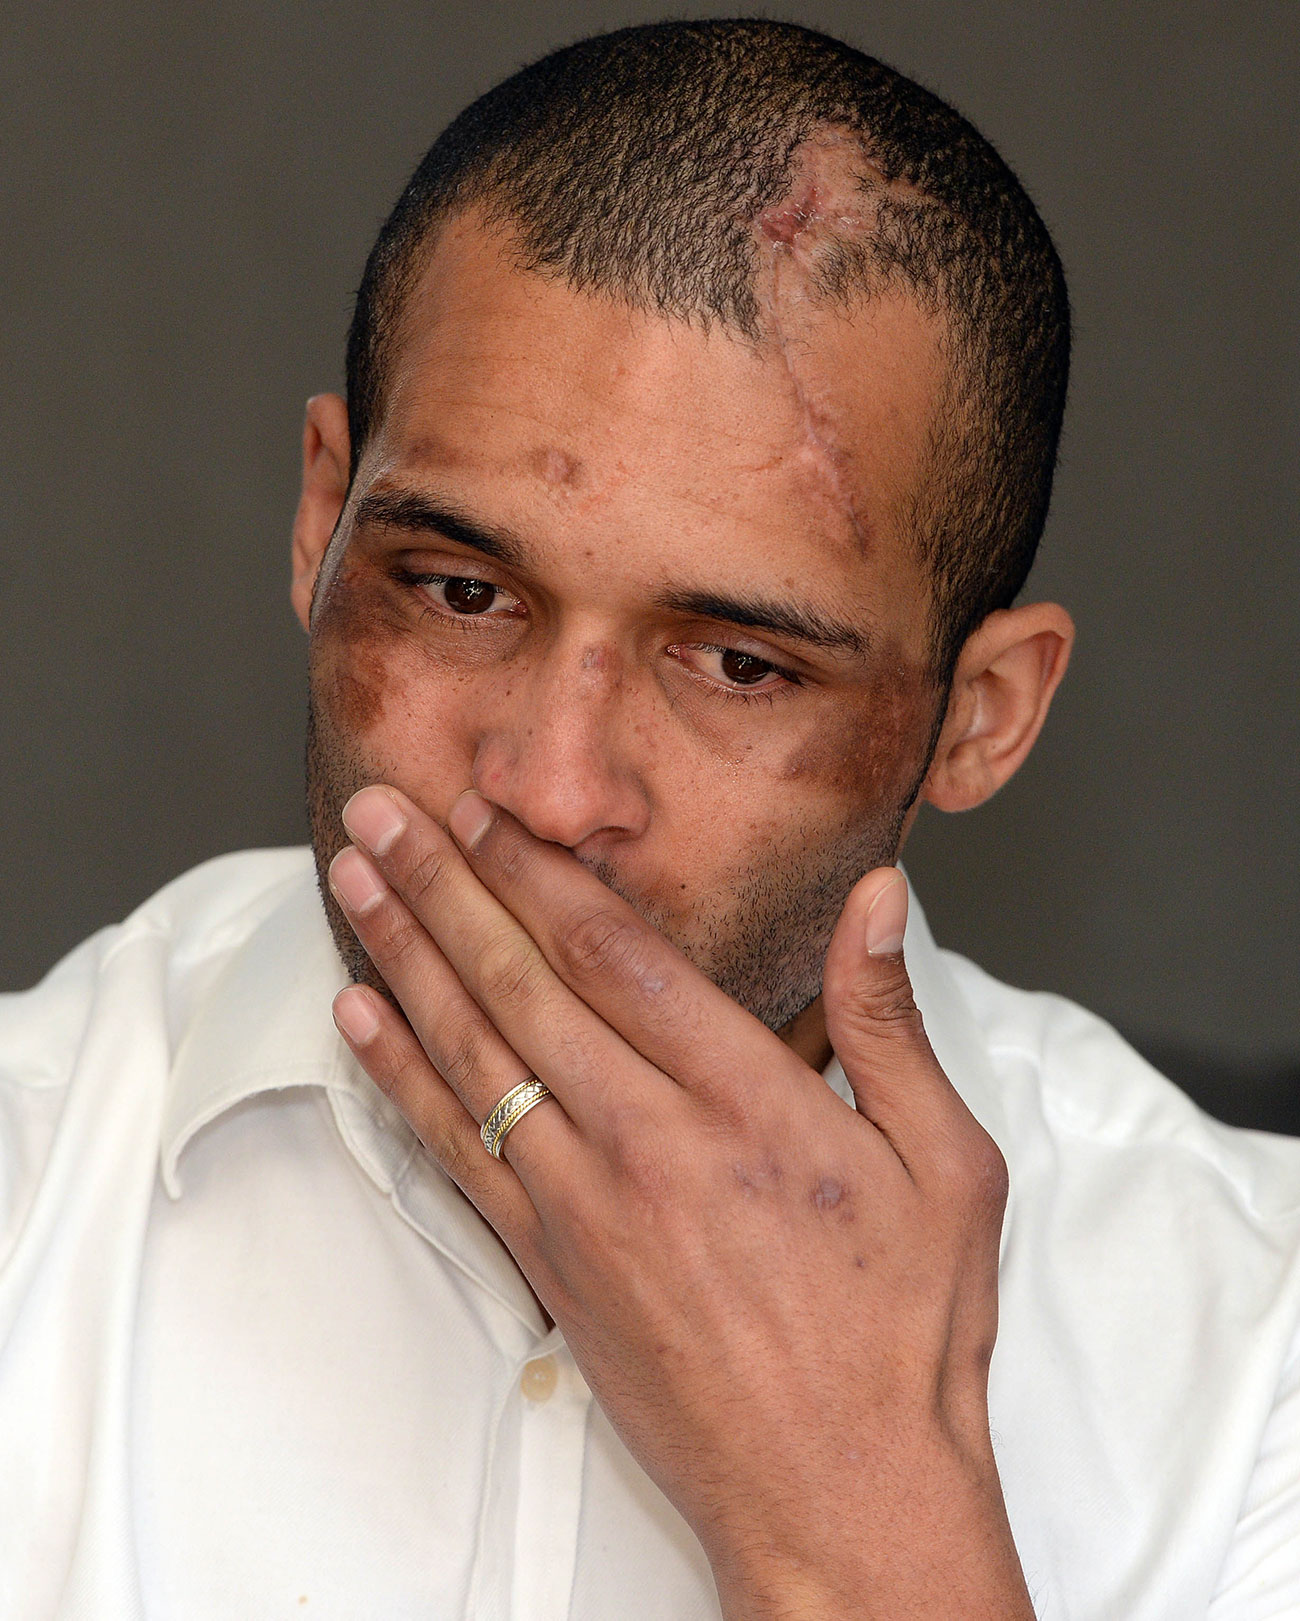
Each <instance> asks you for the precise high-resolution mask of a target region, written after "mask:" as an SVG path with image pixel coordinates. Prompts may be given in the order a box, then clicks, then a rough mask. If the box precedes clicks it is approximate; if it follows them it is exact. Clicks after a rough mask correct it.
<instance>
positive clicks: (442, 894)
mask: <svg viewBox="0 0 1300 1621" xmlns="http://www.w3.org/2000/svg"><path fill="white" fill-rule="evenodd" d="M394 813H396V817H397V821H398V824H399V825H397V826H395V825H394ZM344 822H345V826H346V827H347V829H348V831H349V833H350V834H351V835H352V836H353V837H354V838H356V839H358V840H359V841H364V842H366V843H367V844H368V845H369V846H370V848H371V849H372V850H373V851H375V853H376V859H377V860H378V861H379V862H380V863H381V864H382V866H383V869H384V872H383V876H384V878H385V879H387V881H388V883H389V884H391V885H392V886H393V889H394V890H395V891H396V892H397V894H398V896H399V897H400V901H401V902H402V903H404V904H405V906H406V908H408V909H409V911H408V913H407V916H408V918H409V919H410V921H411V922H413V923H414V924H415V925H416V930H417V932H426V931H427V935H428V937H429V939H430V940H431V941H432V943H433V944H434V945H435V947H436V948H437V951H438V953H439V955H440V958H441V960H442V961H443V962H444V963H445V964H446V965H448V971H449V972H450V973H452V975H453V976H454V977H455V978H456V980H457V981H458V982H459V984H460V985H461V987H462V994H464V993H465V992H467V993H468V995H469V996H470V997H472V998H473V1000H474V1002H476V1003H477V1004H478V1007H479V1008H480V1009H481V1010H482V1013H483V1014H484V1015H486V1018H487V1020H488V1022H489V1023H490V1025H491V1026H492V1027H493V1029H494V1030H496V1031H497V1032H499V1034H500V1037H501V1038H503V1039H504V1041H505V1042H506V1043H508V1045H509V1047H510V1048H511V1049H512V1050H513V1051H514V1052H515V1053H516V1054H517V1055H518V1056H519V1058H521V1059H522V1060H523V1064H524V1066H525V1067H526V1068H527V1069H530V1070H532V1071H533V1073H534V1074H536V1075H538V1076H540V1077H541V1079H542V1080H544V1081H545V1082H546V1084H547V1085H548V1086H549V1087H550V1088H551V1089H552V1091H553V1092H554V1093H555V1095H556V1097H557V1098H559V1100H560V1102H561V1104H562V1105H563V1107H564V1110H565V1113H566V1114H568V1116H569V1117H570V1119H571V1120H572V1121H573V1122H574V1123H575V1125H577V1126H578V1127H579V1128H580V1129H581V1130H582V1131H583V1132H585V1133H587V1134H589V1135H591V1136H592V1137H593V1138H597V1139H599V1138H601V1137H602V1136H603V1135H604V1134H605V1130H606V1128H607V1126H608V1124H609V1123H610V1121H611V1120H612V1119H614V1118H615V1117H616V1116H617V1115H618V1114H619V1113H621V1112H622V1110H623V1109H624V1108H625V1107H627V1106H629V1105H630V1103H631V1102H632V1101H634V1100H632V1099H630V1098H629V1097H628V1095H627V1094H628V1092H629V1088H630V1086H631V1085H632V1083H633V1081H634V1080H635V1081H637V1082H639V1084H640V1086H641V1088H643V1089H644V1088H649V1089H650V1090H653V1089H654V1088H655V1087H663V1086H666V1085H668V1084H669V1083H668V1081H667V1079H666V1077H665V1076H663V1075H661V1074H659V1073H658V1072H657V1071H656V1070H654V1069H653V1068H652V1067H651V1066H650V1065H649V1064H647V1063H646V1062H645V1061H644V1059H642V1058H641V1057H640V1056H639V1055H638V1054H637V1053H635V1052H634V1051H633V1050H632V1049H631V1048H630V1047H629V1046H628V1044H627V1042H626V1041H625V1040H624V1039H623V1037H622V1036H621V1035H619V1034H618V1033H617V1032H615V1031H614V1030H612V1029H611V1028H610V1027H609V1026H608V1025H607V1024H606V1023H605V1021H604V1020H603V1019H602V1018H601V1017H600V1015H599V1014H598V1013H596V1012H593V1010H592V1009H591V1008H590V1007H589V1006H587V1004H586V1003H584V1002H583V1001H582V1000H581V999H580V998H579V997H578V996H576V995H575V994H574V992H573V991H571V990H570V989H569V988H568V986H567V985H565V984H563V982H562V981H561V980H560V979H559V978H558V977H557V976H556V974H555V973H554V972H553V970H552V969H551V967H550V965H549V963H548V962H547V960H546V958H545V957H544V956H543V955H542V953H541V951H540V950H539V949H538V947H537V944H536V942H535V941H533V940H532V939H531V938H530V937H529V935H528V934H527V932H526V930H525V929H524V928H523V927H522V925H521V924H520V923H519V921H518V920H517V919H516V918H515V917H514V916H513V915H512V914H511V913H510V912H508V911H507V910H506V908H505V907H504V906H503V905H502V904H501V902H500V901H498V900H497V899H496V897H495V896H494V895H492V894H491V892H490V891H489V890H488V889H486V888H485V887H484V885H483V884H482V883H480V882H479V880H478V879H477V878H476V877H475V875H474V873H473V872H472V871H471V870H470V868H469V866H468V864H467V863H466V861H465V858H464V856H463V855H462V854H461V852H460V850H459V849H458V848H457V847H456V844H455V843H454V841H453V840H452V839H451V838H450V837H449V836H448V835H447V833H446V832H445V830H444V829H443V828H441V827H439V826H438V824H437V823H436V822H434V821H433V820H432V819H431V818H429V817H428V816H426V815H425V814H424V813H423V812H422V811H420V810H419V809H418V807H416V806H414V805H412V804H411V803H410V801H409V800H407V799H405V797H404V796H402V795H399V794H398V793H397V792H396V791H395V790H391V789H388V788H372V789H363V790H362V791H361V792H360V793H359V794H357V795H356V796H354V798H353V799H352V800H351V801H350V802H349V804H348V805H347V806H346V807H345V809H344ZM364 923H365V924H366V925H368V924H369V918H368V917H367V918H366V919H365V920H364ZM359 932H360V930H359ZM397 933H398V935H399V938H398V939H396V940H392V939H390V940H387V941H384V942H382V943H380V949H381V951H383V952H384V961H383V962H382V963H381V962H379V961H378V960H377V966H379V967H380V970H381V972H383V973H384V974H385V977H387V967H386V964H387V963H388V961H389V960H390V958H392V956H393V954H394V948H396V950H397V955H398V957H399V958H400V956H401V955H402V954H404V950H405V945H406V941H405V938H404V936H405V935H409V933H410V925H409V923H408V925H406V927H405V929H402V928H399V929H398V931H397ZM363 943H365V944H366V947H367V950H370V941H369V939H368V938H367V937H365V936H363ZM372 956H373V952H372ZM396 970H397V972H398V974H399V977H401V974H402V967H401V963H400V961H399V962H398V963H397V964H396ZM391 983H392V982H391V981H390V984H391ZM393 990H394V993H395V994H396V995H397V997H398V1000H399V1001H400V1002H401V1003H402V1005H403V1007H405V1008H407V1010H408V1013H409V1012H410V1011H411V1007H412V1003H410V1002H408V1000H407V996H406V994H405V993H404V992H403V991H402V990H400V989H399V988H398V986H397V985H393ZM413 1022H415V1021H413ZM417 1029H418V1030H419V1032H420V1034H421V1036H422V1037H423V1035H424V1030H423V1028H422V1027H421V1026H420V1025H418V1024H417ZM497 1095H499V1092H498V1093H497ZM495 1100H496V1099H495V1096H494V1097H493V1098H492V1100H491V1101H493V1102H495ZM471 1107H473V1104H472V1102H471Z"/></svg>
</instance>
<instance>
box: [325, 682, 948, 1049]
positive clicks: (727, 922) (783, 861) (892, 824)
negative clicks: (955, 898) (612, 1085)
mask: <svg viewBox="0 0 1300 1621" xmlns="http://www.w3.org/2000/svg"><path fill="white" fill-rule="evenodd" d="M928 763H929V756H928V751H927V759H926V764H927V765H928ZM306 764H307V808H308V814H309V818H310V823H311V841H312V851H313V854H314V856H315V861H316V878H317V883H318V884H319V887H320V893H321V899H322V901H323V902H324V905H325V913H326V916H327V918H328V919H329V925H330V931H331V933H332V934H333V936H334V944H335V946H336V947H337V949H338V953H339V956H340V957H341V958H342V960H343V964H344V967H345V968H346V969H347V971H348V974H349V975H350V976H351V978H352V979H353V980H354V981H355V982H356V983H358V984H364V985H369V986H371V987H372V988H373V989H374V990H376V991H378V992H379V993H380V994H381V995H383V996H385V997H387V998H388V999H389V1000H390V1001H393V1000H394V998H393V996H392V992H391V991H390V990H389V988H388V986H387V985H386V984H385V982H384V980H383V979H382V978H381V977H380V975H379V973H378V970H377V969H376V968H375V966H374V964H373V963H372V962H371V960H370V958H369V957H368V956H367V954H366V952H365V949H364V947H363V946H362V945H361V943H360V941H359V940H358V939H357V937H356V935H355V934H354V933H353V932H352V929H351V927H350V925H349V924H348V921H347V918H346V917H345V916H344V914H343V912H342V910H341V909H340V907H339V904H338V902H337V901H336V900H335V899H334V896H333V895H332V894H331V892H330V887H329V882H328V877H327V874H328V871H329V864H330V862H331V861H332V860H333V859H334V857H335V855H336V854H337V853H338V852H339V850H341V849H342V848H343V846H344V845H345V844H346V843H347V842H348V841H347V836H346V834H345V833H344V831H343V826H342V823H341V821H340V815H341V812H342V810H343V807H344V805H346V804H347V802H348V800H349V799H350V798H351V797H352V795H353V794H354V793H356V792H357V791H358V790H359V789H361V788H364V787H366V786H367V785H368V784H370V783H372V782H375V781H378V780H382V775H383V774H382V772H378V771H375V770H372V769H367V767H366V764H365V762H363V761H362V760H360V759H359V758H358V757H357V755H356V753H355V751H354V750H352V749H351V748H350V747H349V746H348V745H347V743H346V742H345V740H344V739H342V738H341V737H339V735H338V734H337V732H336V731H335V730H334V728H333V727H332V726H331V725H330V723H329V721H328V719H327V718H323V717H322V716H321V715H320V713H319V711H318V708H317V705H316V703H315V702H314V700H309V705H308V718H307V761H306ZM924 776H925V772H924V770H922V771H921V772H920V773H919V775H918V776H917V778H916V781H915V783H914V784H913V785H912V786H911V787H910V789H909V791H908V792H907V794H906V796H902V797H900V799H899V802H898V803H897V804H894V805H891V806H889V807H886V808H884V809H878V810H877V812H876V813H875V815H874V816H872V817H871V818H870V819H869V820H868V821H866V822H865V823H864V824H863V825H861V826H859V827H857V828H854V829H849V830H845V829H840V830H837V834H836V836H835V837H833V838H829V839H827V838H823V839H822V840H821V841H820V842H818V843H816V844H815V845H813V844H809V843H807V842H801V841H800V840H799V839H798V838H797V837H796V836H794V835H791V836H788V837H787V839H786V841H785V842H784V843H783V844H782V845H780V846H779V847H775V848H774V849H773V850H772V852H771V853H770V854H769V856H768V857H767V858H766V859H765V860H764V862H763V864H762V866H761V867H755V866H753V865H751V866H750V867H749V868H748V869H747V870H744V871H741V872H738V873H737V874H736V876H735V878H734V880H733V882H732V883H731V885H729V886H728V888H727V893H726V897H725V904H724V901H723V899H722V898H721V897H720V898H718V899H716V900H713V901H706V902H703V903H701V905H700V908H699V910H698V911H697V912H696V913H695V914H694V915H693V916H692V917H690V918H689V920H684V919H683V918H682V917H681V916H680V914H679V915H676V916H674V915H670V914H669V913H668V911H667V910H666V909H665V908H663V907H662V906H659V905H657V904H656V903H655V902H654V901H653V900H650V899H647V898H646V897H645V896H642V895H638V894H637V893H635V892H634V891H633V890H631V889H630V888H628V887H627V886H626V885H625V884H623V883H622V882H621V881H620V879H619V874H618V870H617V868H616V866H615V865H614V864H613V863H612V862H609V861H606V860H602V859H597V860H583V865H584V866H585V867H586V868H587V870H588V871H589V872H591V873H592V874H593V875H594V876H595V877H596V878H598V879H599V880H600V881H601V883H603V884H604V885H605V886H606V888H608V889H610V890H611V891H613V893H614V894H615V895H618V896H619V897H620V898H621V899H623V900H625V901H626V902H627V903H628V905H629V906H631V907H632V908H633V910H634V911H636V912H637V913H638V914H639V915H640V916H641V917H643V918H644V919H645V920H646V921H647V922H648V923H650V924H651V925H652V926H653V927H654V928H656V929H657V930H658V931H659V932H660V933H661V934H662V935H663V936H664V938H665V939H667V940H668V941H669V942H670V944H672V945H674V946H676V947H677V948H678V950H680V951H681V952H682V953H683V955H684V956H686V957H687V958H688V959H689V960H690V961H691V962H692V963H694V964H695V966H696V967H697V968H699V969H700V970H701V972H703V973H704V974H706V975H707V976H708V977H709V978H710V979H711V980H712V981H713V982H714V983H715V984H716V985H717V986H718V987H719V988H720V989H721V990H723V991H724V992H725V993H726V994H727V995H728V996H729V997H731V998H732V1000H733V1001H735V1002H738V1003H739V1004H740V1006H741V1007H743V1008H745V1009H746V1010H747V1011H748V1012H749V1013H751V1014H753V1016H754V1017H755V1018H757V1019H760V1020H761V1021H762V1022H763V1023H764V1024H765V1025H767V1027H768V1028H769V1029H771V1030H780V1029H782V1028H783V1027H784V1026H786V1025H787V1024H789V1023H790V1021H791V1020H792V1019H794V1018H795V1017H796V1016H797V1015H798V1014H800V1013H802V1012H803V1010H804V1009H805V1008H806V1007H807V1006H808V1005H809V1004H810V1003H811V1002H813V1001H814V1000H815V999H816V998H817V996H818V995H819V994H820V992H821V983H822V967H823V964H824V962H825V959H826V951H827V948H828V947H829V945H830V941H831V936H832V934H833V933H834V931H835V925H836V923H837V921H838V920H839V915H840V913H841V911H842V910H843V907H844V902H845V900H846V899H847V897H848V893H849V891H850V890H851V889H852V888H853V885H854V884H855V883H856V882H857V881H858V879H859V878H861V877H862V875H863V874H864V873H867V872H870V871H871V870H872V869H873V868H874V867H879V866H884V865H888V864H890V863H892V862H893V861H894V859H895V857H896V855H897V853H898V848H899V843H900V840H901V838H902V831H903V826H904V823H905V821H906V817H907V812H908V811H909V809H910V808H911V806H912V803H913V801H914V800H915V798H916V795H917V793H918V792H919V791H920V786H921V783H922V782H923V781H924ZM580 859H581V858H580Z"/></svg>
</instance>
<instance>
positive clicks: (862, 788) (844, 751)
mask: <svg viewBox="0 0 1300 1621" xmlns="http://www.w3.org/2000/svg"><path fill="white" fill-rule="evenodd" d="M935 701H936V699H935V694H934V691H933V688H932V687H931V685H930V683H929V682H928V681H927V680H926V679H925V677H924V676H923V675H921V674H920V673H918V672H913V671H909V670H907V669H906V668H903V669H901V670H900V669H897V668H896V669H894V670H893V671H891V673H890V674H889V676H888V677H886V678H882V679H881V680H880V681H878V682H877V683H876V684H875V685H874V687H873V688H872V689H870V690H869V691H868V692H866V693H863V694H861V695H860V696H855V697H854V698H853V699H852V700H851V701H849V702H848V703H846V705H845V707H844V709H843V710H842V711H841V712H840V713H839V714H838V715H837V717H836V719H835V721H834V722H833V723H830V724H827V723H826V722H825V719H824V718H823V722H822V724H820V725H817V726H815V727H812V728H810V729H809V731H808V732H807V734H805V735H804V736H803V737H801V738H799V739H798V740H796V741H795V742H793V743H792V744H791V745H790V747H789V749H788V750H787V752H786V755H785V758H784V760H783V761H782V762H781V765H780V766H779V768H778V772H777V775H778V777H779V778H780V780H781V781H782V782H783V783H787V784H790V785H791V786H794V785H799V786H801V787H806V788H807V789H808V790H809V791H811V792H813V793H814V794H819V797H824V798H827V799H832V800H835V801H837V802H839V803H851V804H854V805H858V806H861V808H862V809H863V810H866V811H870V810H872V809H877V808H892V806H893V804H894V802H895V801H896V800H897V799H898V797H899V796H900V795H902V794H904V793H905V792H906V791H908V790H909V789H910V788H911V787H912V785H913V784H914V782H915V781H916V778H917V776H918V775H919V774H920V772H921V771H922V769H923V767H924V765H925V749H926V745H927V743H928V741H929V736H930V728H931V723H932V717H933V708H934V704H935Z"/></svg>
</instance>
